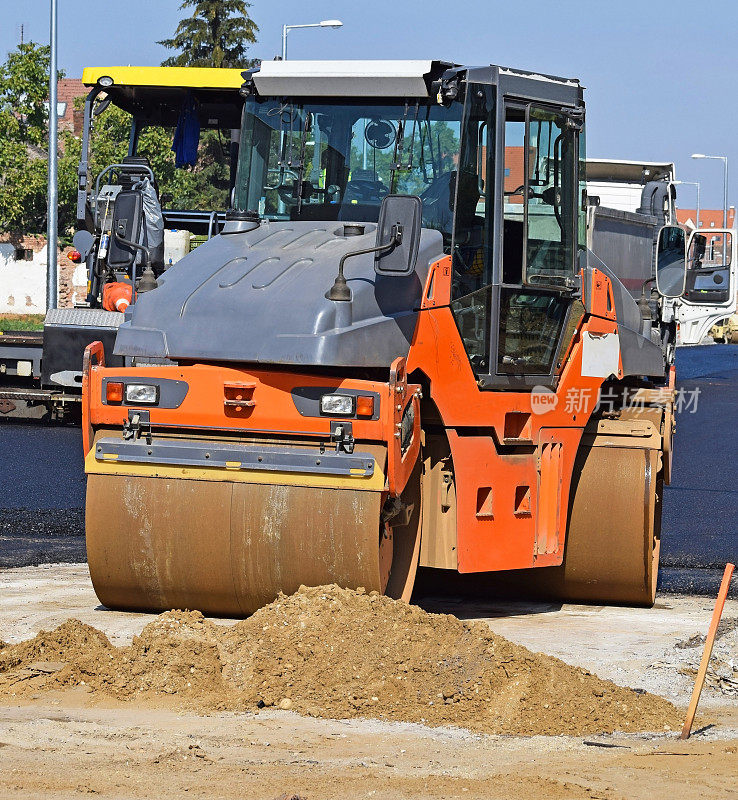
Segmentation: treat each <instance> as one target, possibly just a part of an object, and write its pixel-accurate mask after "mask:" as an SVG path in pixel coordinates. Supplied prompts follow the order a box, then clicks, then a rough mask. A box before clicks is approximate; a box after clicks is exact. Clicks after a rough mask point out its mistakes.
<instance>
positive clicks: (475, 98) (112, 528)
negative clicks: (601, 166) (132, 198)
mask: <svg viewBox="0 0 738 800" xmlns="http://www.w3.org/2000/svg"><path fill="white" fill-rule="evenodd" d="M243 79H244V83H243V87H242V89H241V95H242V98H243V103H244V105H243V113H242V124H241V130H240V135H239V137H234V140H235V138H237V140H238V158H237V160H238V169H237V173H236V179H235V189H234V193H233V201H232V206H233V207H232V208H231V209H230V210H229V211H228V213H227V215H226V221H225V224H224V226H223V228H222V230H220V232H219V233H218V235H216V236H213V237H212V238H211V239H209V240H208V241H206V242H205V243H203V244H201V245H200V246H199V247H197V248H196V249H195V250H193V251H192V252H191V253H190V254H189V255H187V256H185V257H184V258H183V259H182V260H180V261H179V262H177V263H176V264H174V265H173V266H172V267H170V268H169V269H167V270H166V271H165V272H163V274H161V275H159V276H158V277H157V279H156V281H154V282H152V281H151V276H150V275H149V276H148V280H147V281H146V282H145V284H144V283H142V284H140V285H139V286H138V287H137V291H136V292H135V295H134V298H133V299H134V302H133V304H132V305H131V306H130V307H129V308H128V309H127V310H126V312H125V321H124V322H123V324H122V325H121V326H120V327H119V329H118V333H117V337H116V342H115V350H114V352H115V355H116V356H118V357H120V358H122V359H123V361H124V364H125V366H123V367H120V366H115V367H108V366H106V365H105V363H104V353H103V349H102V346H101V345H99V344H92V345H90V347H88V349H87V351H86V353H85V363H84V372H83V438H84V449H85V469H86V472H87V509H86V534H87V552H88V561H89V568H90V574H91V576H92V581H93V584H94V587H95V591H96V592H97V595H98V597H99V599H100V601H101V602H102V603H103V604H104V605H105V606H108V607H110V608H120V609H144V610H164V609H169V608H190V609H200V610H202V611H203V612H206V613H211V614H224V615H237V616H241V615H247V614H250V613H252V612H253V611H254V610H256V609H258V608H259V607H261V606H262V605H264V604H266V603H268V602H270V601H272V600H273V599H274V598H275V597H276V596H277V594H278V593H279V592H285V593H290V592H292V591H294V590H296V589H297V588H298V587H299V586H300V585H301V584H306V585H320V584H327V583H337V584H339V585H341V586H345V587H354V588H355V587H359V586H363V587H365V588H366V590H367V591H371V590H376V591H379V592H383V593H386V594H388V595H390V596H392V597H397V598H403V599H406V600H407V599H409V598H410V595H411V592H412V589H413V583H414V580H415V576H416V572H417V569H418V567H424V568H435V569H439V570H453V571H457V572H459V573H482V572H485V573H488V572H496V573H499V575H500V579H501V580H502V579H506V580H512V582H513V585H515V586H518V587H520V592H521V594H522V593H523V592H529V591H536V592H537V593H543V594H547V595H548V596H555V597H559V598H568V599H571V600H580V601H586V602H603V603H610V602H613V603H629V604H639V605H650V604H652V603H653V600H654V595H655V590H656V579H657V572H658V558H659V541H660V516H661V502H662V487H663V485H664V483H667V482H668V480H669V471H670V459H671V442H672V434H673V430H674V416H673V406H674V380H675V373H674V367H673V358H674V342H675V335H676V324H675V322H674V320H673V319H672V318H670V314H669V309H670V308H671V307H672V306H673V304H671V305H670V304H669V303H668V302H665V301H666V300H668V298H675V297H679V296H681V294H682V293H683V292H684V286H685V275H686V247H685V237H684V232H683V231H682V230H681V229H680V228H678V227H674V226H671V225H669V224H668V220H669V218H670V211H673V202H674V197H673V187H671V186H669V185H665V186H662V185H657V186H652V185H650V184H649V185H648V186H647V187H646V188H645V189H644V195H645V194H646V193H648V199H649V205H648V206H647V205H646V204H645V202H644V204H643V207H642V208H641V209H639V211H638V212H632V213H631V212H625V211H620V212H618V213H617V214H614V213H613V212H611V213H610V214H609V216H608V224H607V225H600V226H598V225H597V220H598V214H599V213H602V211H601V209H600V207H599V206H598V205H596V204H594V203H593V202H588V198H587V194H586V185H585V174H584V166H583V165H584V159H585V151H584V124H585V110H584V101H583V91H582V87H581V86H580V84H579V82H578V81H576V80H573V79H565V78H558V77H554V76H545V75H539V74H532V73H529V72H525V71H520V70H515V69H510V68H503V67H497V66H486V67H465V66H459V65H456V64H451V63H447V62H443V61H356V62H346V61H341V62H331V61H309V62H300V61H275V62H265V63H263V64H262V65H261V67H260V68H258V69H255V70H249V71H246V72H244V73H243ZM112 213H113V214H115V210H113V212H112ZM121 246H126V245H125V244H121Z"/></svg>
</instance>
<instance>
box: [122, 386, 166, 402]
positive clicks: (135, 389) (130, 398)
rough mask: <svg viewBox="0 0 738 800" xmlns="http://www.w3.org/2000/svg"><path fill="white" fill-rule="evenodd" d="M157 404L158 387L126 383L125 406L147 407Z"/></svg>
mask: <svg viewBox="0 0 738 800" xmlns="http://www.w3.org/2000/svg"><path fill="white" fill-rule="evenodd" d="M158 402H159V387H158V386H151V385H150V384H147V383H128V384H126V404H127V405H132V406H136V405H148V406H152V405H155V404H156V403H158Z"/></svg>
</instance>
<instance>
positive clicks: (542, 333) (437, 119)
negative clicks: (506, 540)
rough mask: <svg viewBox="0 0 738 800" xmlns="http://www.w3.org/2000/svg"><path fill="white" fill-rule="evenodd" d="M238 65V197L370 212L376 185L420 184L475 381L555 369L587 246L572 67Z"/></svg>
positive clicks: (340, 216) (396, 190)
mask: <svg viewBox="0 0 738 800" xmlns="http://www.w3.org/2000/svg"><path fill="white" fill-rule="evenodd" d="M244 77H245V78H246V82H245V84H244V93H245V94H246V102H245V105H244V112H243V125H242V135H241V142H242V146H241V151H240V157H239V165H238V176H237V181H236V192H235V204H236V207H237V209H239V210H240V211H243V212H246V211H251V212H256V213H258V215H259V216H260V217H261V218H262V219H267V220H270V221H275V222H297V221H314V222H323V221H343V222H363V223H375V222H376V221H377V219H378V217H379V213H380V207H381V205H382V201H383V200H384V198H386V197H388V196H390V195H397V194H401V195H414V196H416V197H419V198H420V200H421V201H422V227H423V228H424V229H432V230H436V231H439V232H440V233H441V235H442V238H443V251H444V252H445V253H446V254H450V255H451V256H452V266H453V284H452V296H451V309H452V311H453V313H454V316H455V318H456V322H457V325H458V326H459V330H460V332H461V336H462V339H463V342H464V346H465V348H466V350H467V356H468V358H469V361H470V363H471V365H472V367H473V369H474V371H475V373H476V374H477V376H478V378H479V379H480V381H481V383H480V385H482V384H483V385H485V386H490V387H491V386H494V385H499V386H506V385H509V383H510V380H511V379H512V378H511V376H515V378H514V380H515V381H516V382H518V383H522V385H531V386H532V385H535V384H538V383H546V382H551V381H553V380H554V373H555V369H556V367H555V355H556V349H557V346H558V342H559V334H560V333H561V331H562V330H563V328H564V325H565V321H566V318H567V316H568V315H569V313H570V309H571V307H572V302H571V295H572V291H573V289H574V288H575V286H577V285H578V282H577V281H576V274H577V272H578V270H579V269H580V263H579V257H580V254H581V253H583V251H584V250H585V249H586V235H585V233H586V220H585V210H586V204H585V192H584V186H585V184H584V171H583V169H582V168H581V162H582V161H583V157H584V156H583V152H584V149H583V146H582V147H581V151H582V156H581V158H580V138H582V129H583V122H584V103H583V99H582V88H581V86H580V85H579V83H578V82H577V81H576V80H569V79H564V78H555V77H552V76H543V75H533V74H530V73H525V72H520V71H514V70H510V69H505V68H502V67H496V66H490V67H474V68H472V67H460V66H457V65H453V64H448V63H444V62H440V61H428V62H421V61H407V62H383V61H367V62H360V61H357V62H320V61H315V62H311V61H304V62H279V61H277V62H264V63H263V64H262V65H261V67H260V68H259V69H258V70H254V71H251V72H248V73H244ZM533 98H536V99H533ZM582 145H583V142H582ZM496 243H498V244H501V246H497V245H496Z"/></svg>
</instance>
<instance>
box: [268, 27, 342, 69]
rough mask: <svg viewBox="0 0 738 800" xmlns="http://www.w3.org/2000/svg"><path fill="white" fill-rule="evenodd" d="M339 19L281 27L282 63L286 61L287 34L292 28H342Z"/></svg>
mask: <svg viewBox="0 0 738 800" xmlns="http://www.w3.org/2000/svg"><path fill="white" fill-rule="evenodd" d="M342 27H343V22H341V20H340V19H324V20H323V21H322V22H310V23H308V24H307V25H282V61H286V60H287V33H288V32H289V31H291V30H292V29H293V28H342Z"/></svg>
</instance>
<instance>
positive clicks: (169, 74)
mask: <svg viewBox="0 0 738 800" xmlns="http://www.w3.org/2000/svg"><path fill="white" fill-rule="evenodd" d="M242 71H243V70H240V69H215V68H211V67H87V68H85V69H84V70H83V72H82V82H83V83H84V84H85V85H86V86H90V87H95V86H98V87H100V88H101V89H102V91H104V92H105V94H106V95H107V96H108V97H109V98H110V99H111V101H112V103H113V104H114V105H116V106H118V107H119V108H122V109H123V110H124V111H127V112H128V113H129V114H132V115H133V116H134V117H135V118H136V119H137V120H138V121H139V123H141V124H143V125H163V126H174V125H176V124H177V120H178V118H179V114H180V111H181V109H182V106H183V104H184V103H185V101H186V100H187V97H188V96H189V95H191V96H193V97H194V98H195V101H196V104H197V110H198V116H199V117H200V127H201V128H219V129H222V130H223V129H227V128H238V127H240V118H241V108H242V107H243V98H242V97H241V96H240V94H239V89H240V88H241V86H242V85H243V76H242V75H241V73H242ZM103 78H109V79H110V80H112V83H110V84H109V85H106V84H108V83H109V81H107V80H103V81H102V83H101V82H100V81H101V79H103Z"/></svg>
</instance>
